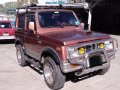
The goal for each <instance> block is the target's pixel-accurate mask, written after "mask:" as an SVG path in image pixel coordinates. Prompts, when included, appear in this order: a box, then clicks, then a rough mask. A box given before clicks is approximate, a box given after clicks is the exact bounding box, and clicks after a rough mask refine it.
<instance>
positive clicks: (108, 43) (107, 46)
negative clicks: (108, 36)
mask: <svg viewBox="0 0 120 90" xmlns="http://www.w3.org/2000/svg"><path fill="white" fill-rule="evenodd" d="M112 49H113V43H112V41H105V50H112Z"/></svg>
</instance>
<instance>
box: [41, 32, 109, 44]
mask: <svg viewBox="0 0 120 90" xmlns="http://www.w3.org/2000/svg"><path fill="white" fill-rule="evenodd" d="M41 38H42V40H44V41H48V42H51V43H56V44H59V45H72V44H77V43H81V42H88V41H94V40H101V39H108V38H110V36H109V35H107V34H102V33H98V32H90V31H84V30H79V31H76V30H72V31H64V32H49V33H44V34H42V37H41Z"/></svg>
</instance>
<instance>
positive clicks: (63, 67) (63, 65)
mask: <svg viewBox="0 0 120 90" xmlns="http://www.w3.org/2000/svg"><path fill="white" fill-rule="evenodd" d="M92 55H104V57H103V56H102V61H103V62H106V63H109V62H110V60H109V58H108V56H107V53H106V51H105V50H104V49H99V50H94V51H90V52H88V53H87V54H86V55H85V58H84V61H83V62H79V63H77V65H78V66H76V67H75V68H71V67H70V64H72V63H69V62H68V63H62V62H61V64H60V67H61V70H62V71H63V72H64V73H69V72H73V71H77V70H82V71H83V72H84V70H87V69H89V68H90V64H89V57H90V56H92ZM104 59H105V60H104ZM106 63H104V64H106ZM104 64H103V65H104ZM103 65H102V66H103ZM102 66H99V67H101V68H102ZM95 67H98V66H95Z"/></svg>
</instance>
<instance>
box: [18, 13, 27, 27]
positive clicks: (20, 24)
mask: <svg viewBox="0 0 120 90" xmlns="http://www.w3.org/2000/svg"><path fill="white" fill-rule="evenodd" d="M24 19H25V17H24V15H19V16H18V28H24Z"/></svg>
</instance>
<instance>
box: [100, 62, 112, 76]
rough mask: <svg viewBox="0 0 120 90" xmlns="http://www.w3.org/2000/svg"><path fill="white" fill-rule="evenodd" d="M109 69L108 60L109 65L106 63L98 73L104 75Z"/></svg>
mask: <svg viewBox="0 0 120 90" xmlns="http://www.w3.org/2000/svg"><path fill="white" fill-rule="evenodd" d="M109 69H110V62H109V65H108V66H107V67H105V68H103V69H102V70H101V71H100V73H99V75H104V74H105V73H107V72H108V70H109Z"/></svg>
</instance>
